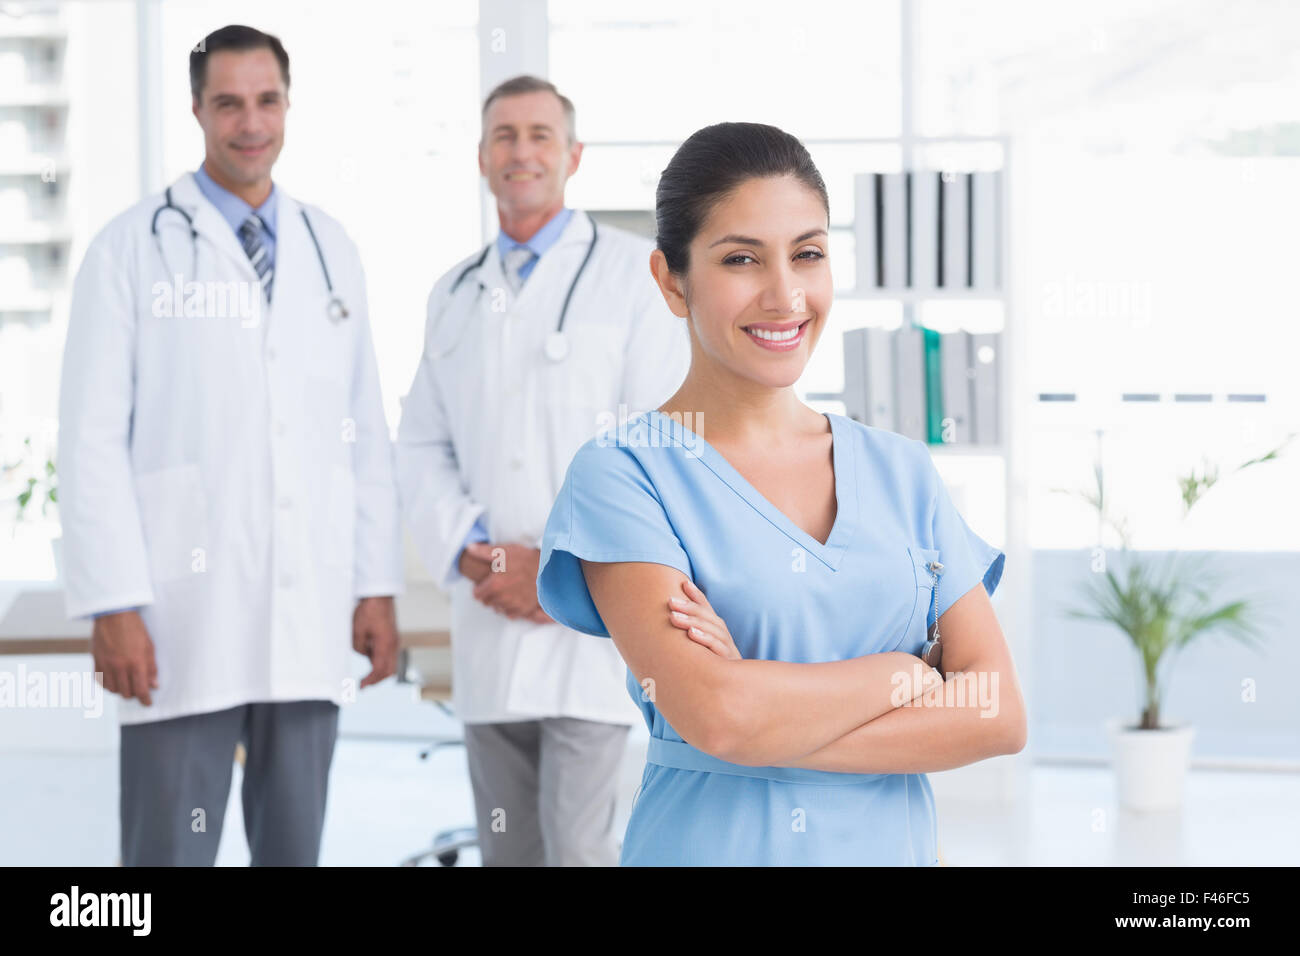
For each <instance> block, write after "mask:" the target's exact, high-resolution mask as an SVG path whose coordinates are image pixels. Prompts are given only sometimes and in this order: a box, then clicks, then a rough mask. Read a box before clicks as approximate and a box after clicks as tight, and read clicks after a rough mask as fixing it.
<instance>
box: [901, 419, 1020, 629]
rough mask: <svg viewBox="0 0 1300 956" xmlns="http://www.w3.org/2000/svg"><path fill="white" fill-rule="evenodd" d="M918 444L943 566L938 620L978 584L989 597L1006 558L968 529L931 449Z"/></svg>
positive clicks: (938, 598) (934, 531) (940, 579)
mask: <svg viewBox="0 0 1300 956" xmlns="http://www.w3.org/2000/svg"><path fill="white" fill-rule="evenodd" d="M917 444H918V445H920V446H921V449H922V454H923V455H924V456H925V461H924V465H923V467H924V468H925V469H926V472H927V474H928V475H929V480H930V487H931V495H932V497H931V505H930V516H931V522H930V532H931V535H932V538H931V540H933V542H934V547H935V548H937V549H938V551H939V563H940V564H942V565H943V571H942V573H941V574H940V575H939V593H938V597H937V601H936V609H935V617H936V618H938V617H942V616H943V613H944V612H945V611H946V610H948V608H950V607H952V605H953V604H955V603H956V602H957V599H958V598H960V597H962V596H963V595H964V594H965V593H966V592H967V591H969V590H970V589H971V588H973V587H974V586H975V585H976V584H979V583H980V582H983V584H984V590H985V591H987V592H988V594H989V597H992V596H993V592H994V591H995V590H997V586H998V582H999V581H1000V580H1002V569H1003V566H1004V565H1005V563H1006V555H1005V554H1004V553H1003V552H1002V551H1001V550H1000V549H998V548H995V547H994V546H993V545H991V544H989V543H988V542H987V541H985V540H984V539H983V538H981V537H980V536H979V535H977V534H976V533H975V532H974V531H972V530H971V529H970V526H969V525H967V524H966V520H965V519H964V518H962V516H961V514H960V512H958V511H957V508H956V506H955V505H954V504H953V502H952V496H951V495H950V494H949V493H948V488H947V486H946V485H945V484H944V482H943V477H942V476H941V475H940V474H939V472H938V469H936V468H935V467H934V459H933V458H931V457H930V449H929V448H928V447H927V446H926V444H925V443H924V442H920V441H918V442H917Z"/></svg>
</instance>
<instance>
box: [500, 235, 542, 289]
mask: <svg viewBox="0 0 1300 956" xmlns="http://www.w3.org/2000/svg"><path fill="white" fill-rule="evenodd" d="M535 258H537V255H536V253H534V252H533V250H531V249H529V248H528V247H527V246H515V247H514V248H513V249H511V250H510V251H509V252H507V253H506V260H505V267H506V281H507V282H509V283H510V288H511V289H512V290H514V292H515V294H516V295H518V294H519V289H520V288H521V287H522V286H523V284H524V277H523V276H522V275H520V273H521V272H522V271H523V268H524V266H526V265H528V263H530V262H532V261H533V260H534V259H535Z"/></svg>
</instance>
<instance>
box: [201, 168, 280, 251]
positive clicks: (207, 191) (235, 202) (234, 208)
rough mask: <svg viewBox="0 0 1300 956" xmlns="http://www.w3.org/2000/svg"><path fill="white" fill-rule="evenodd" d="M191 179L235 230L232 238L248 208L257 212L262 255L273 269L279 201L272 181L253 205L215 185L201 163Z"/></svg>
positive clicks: (236, 232) (237, 231)
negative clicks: (263, 199)
mask: <svg viewBox="0 0 1300 956" xmlns="http://www.w3.org/2000/svg"><path fill="white" fill-rule="evenodd" d="M194 182H195V183H197V184H198V187H199V192H201V193H203V195H204V197H205V198H206V199H207V200H208V202H210V203H212V205H214V206H216V207H217V212H219V213H221V218H222V219H224V220H226V222H228V223H230V228H231V229H233V230H235V237H236V238H238V237H239V227H240V226H242V225H243V224H244V220H245V219H247V218H248V214H249V213H250V212H256V213H257V218H259V219H261V220H262V226H263V229H262V248H264V249H265V250H266V257H267V259H268V260H269V261H270V263H271V268H272V269H274V268H275V232H276V229H275V227H276V211H277V209H278V208H279V205H280V203H279V198H280V197H279V194H278V193H277V192H276V188H275V183H272V184H271V194H270V195H269V196H267V197H266V202H264V203H262V205H260V206H258V207H257V209H253V207H252V206H250V205H249V204H248V203H246V202H244V200H242V199H240V198H239V197H238V196H236V195H235V194H234V193H232V192H230V191H229V190H228V189H226V188H225V187H223V186H218V185H217V184H216V182H215V181H214V180H213V179H212V177H211V176H209V175H208V172H207V170H206V169H204V168H203V166H202V165H201V164H200V166H199V168H198V169H197V170H195V171H194Z"/></svg>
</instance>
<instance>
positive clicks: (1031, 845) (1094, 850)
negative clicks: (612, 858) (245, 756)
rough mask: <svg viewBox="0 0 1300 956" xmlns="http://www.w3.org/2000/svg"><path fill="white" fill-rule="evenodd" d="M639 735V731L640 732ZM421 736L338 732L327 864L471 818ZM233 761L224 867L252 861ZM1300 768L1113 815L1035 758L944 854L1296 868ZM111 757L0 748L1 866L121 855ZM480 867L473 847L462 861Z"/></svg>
mask: <svg viewBox="0 0 1300 956" xmlns="http://www.w3.org/2000/svg"><path fill="white" fill-rule="evenodd" d="M634 733H635V731H634ZM632 740H633V745H632V746H630V747H629V750H628V759H627V761H626V763H625V767H624V774H623V787H622V789H623V792H624V795H625V800H624V804H623V807H622V810H621V813H620V819H619V827H620V830H621V828H622V825H623V824H624V823H625V822H626V818H627V811H628V808H629V807H630V800H631V795H632V793H633V791H634V790H635V787H636V783H637V781H638V779H639V777H640V768H641V759H642V753H643V752H642V751H641V750H639V748H638V744H640V740H641V738H640V737H633V738H632ZM420 750H421V744H420V742H418V741H416V740H411V741H397V740H391V739H387V740H384V739H368V738H358V737H343V738H341V739H340V741H339V744H338V749H337V751H336V753H335V758H334V767H333V772H332V778H331V790H330V802H329V809H328V814H327V819H326V826H325V838H324V845H323V846H322V849H321V863H322V864H324V865H332V866H348V865H381V866H385V865H392V864H396V863H398V862H399V861H400V860H402V859H403V858H405V857H406V856H408V855H409V854H411V853H414V852H415V851H417V850H419V849H422V848H423V847H425V846H427V845H428V843H429V841H430V838H431V836H432V834H433V831H434V830H435V829H440V828H443V827H452V826H459V825H464V824H468V823H470V822H472V804H471V801H470V789H469V779H468V776H467V773H466V770H465V759H464V751H463V750H462V749H460V748H447V749H441V750H438V751H435V752H434V753H433V754H432V755H431V756H430V757H429V759H428V760H427V761H425V760H421V759H420V756H419V754H420ZM238 786H239V775H238V769H236V775H235V781H234V787H233V788H232V795H231V796H232V799H231V802H230V806H229V809H228V811H227V816H226V823H225V829H224V831H223V834H222V842H221V849H220V852H219V854H218V863H219V864H222V865H232V866H238V865H242V864H246V863H247V862H248V850H247V847H246V845H245V843H244V837H243V823H242V818H241V815H240V810H239V800H238V789H237V788H238ZM1297 806H1300V774H1296V773H1245V772H1237V771H1208V770H1206V771H1198V770H1194V771H1192V772H1191V774H1190V775H1189V778H1188V788H1187V798H1186V804H1185V806H1184V808H1183V810H1182V811H1181V812H1178V813H1164V814H1147V815H1138V814H1132V813H1117V812H1116V807H1115V800H1114V781H1113V778H1112V777H1111V774H1110V771H1109V770H1108V769H1105V768H1101V767H1097V768H1076V767H1060V766H1038V767H1035V768H1034V769H1033V770H1032V771H1031V773H1030V797H1029V799H1028V800H1027V802H1026V803H1025V804H1024V805H1023V806H1018V807H1017V806H984V805H978V804H970V803H959V802H955V801H952V800H941V801H940V806H939V836H940V847H941V851H942V854H943V859H944V862H945V863H947V864H948V865H950V866H963V865H967V866H969V865H1012V866H1017V865H1026V864H1030V865H1053V866H1080V865H1082V866H1110V865H1125V866H1127V865H1170V866H1182V865H1226V864H1243V865H1295V864H1296V863H1297V861H1298V860H1300V853H1298V852H1297V850H1300V823H1297V820H1296V814H1295V809H1296V807H1297ZM116 812H117V760H116V755H115V754H105V753H96V754H88V755H82V754H75V753H59V754H44V753H35V754H32V753H0V864H23V865H27V864H55V865H110V866H111V865H113V864H114V863H116V862H117V855H118V854H117V818H116ZM477 863H478V855H477V853H475V852H474V851H468V852H466V853H465V854H464V855H463V856H462V858H461V865H474V864H477Z"/></svg>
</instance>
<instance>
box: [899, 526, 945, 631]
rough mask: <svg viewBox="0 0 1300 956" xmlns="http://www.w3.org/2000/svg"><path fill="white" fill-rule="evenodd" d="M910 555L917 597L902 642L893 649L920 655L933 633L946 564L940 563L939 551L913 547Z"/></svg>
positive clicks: (910, 546)
mask: <svg viewBox="0 0 1300 956" xmlns="http://www.w3.org/2000/svg"><path fill="white" fill-rule="evenodd" d="M907 554H908V559H909V560H910V562H911V565H912V573H913V576H914V578H915V583H916V598H915V602H914V603H913V605H912V617H911V620H910V621H908V624H907V628H906V629H905V630H904V632H903V637H902V640H900V641H899V642H898V646H897V647H895V648H893V650H896V651H904V652H906V653H908V654H919V653H920V652H921V648H922V647H923V646H924V644H925V642H926V639H927V637H928V634H929V623H930V618H931V617H932V616H933V615H934V612H935V611H936V610H937V609H938V597H939V595H938V586H939V578H940V576H941V575H942V574H943V565H942V564H941V563H940V561H939V549H938V548H921V547H916V546H913V545H909V546H908V548H907Z"/></svg>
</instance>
